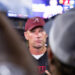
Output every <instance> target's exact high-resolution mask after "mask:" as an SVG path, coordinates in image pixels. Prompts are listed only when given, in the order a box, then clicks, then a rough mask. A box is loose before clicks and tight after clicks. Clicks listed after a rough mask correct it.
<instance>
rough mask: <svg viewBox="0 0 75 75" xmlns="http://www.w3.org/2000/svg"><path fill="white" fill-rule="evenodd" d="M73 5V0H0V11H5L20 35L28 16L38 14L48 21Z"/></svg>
mask: <svg viewBox="0 0 75 75" xmlns="http://www.w3.org/2000/svg"><path fill="white" fill-rule="evenodd" d="M74 7H75V0H0V11H5V12H7V14H6V15H7V16H8V18H9V19H10V20H11V21H12V22H13V23H14V28H15V29H16V30H17V31H18V32H19V33H20V34H21V36H23V32H24V26H25V22H26V21H27V19H28V18H31V17H34V16H39V17H43V18H44V19H45V21H46V22H48V20H50V19H53V17H54V16H55V15H58V14H62V13H64V12H65V11H67V10H69V9H71V8H74ZM47 28H48V27H46V30H48V29H47ZM23 38H24V37H23Z"/></svg>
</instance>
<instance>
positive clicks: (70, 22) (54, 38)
mask: <svg viewBox="0 0 75 75" xmlns="http://www.w3.org/2000/svg"><path fill="white" fill-rule="evenodd" d="M49 45H50V51H49V52H48V54H49V60H50V61H49V63H50V70H51V73H52V75H75V8H73V9H70V10H68V11H67V12H65V13H64V14H62V15H59V16H57V17H56V19H55V20H54V23H53V25H52V28H51V30H50V33H49Z"/></svg>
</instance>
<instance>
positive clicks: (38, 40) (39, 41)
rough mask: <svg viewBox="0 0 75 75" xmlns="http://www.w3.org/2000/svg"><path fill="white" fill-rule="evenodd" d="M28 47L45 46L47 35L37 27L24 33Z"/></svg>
mask: <svg viewBox="0 0 75 75" xmlns="http://www.w3.org/2000/svg"><path fill="white" fill-rule="evenodd" d="M25 37H26V39H27V40H28V41H29V46H30V47H35V48H41V47H43V46H45V43H46V38H47V34H46V32H45V31H44V29H43V28H42V27H37V28H34V29H32V30H31V31H27V32H25Z"/></svg>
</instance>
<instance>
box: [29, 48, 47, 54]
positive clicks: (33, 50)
mask: <svg viewBox="0 0 75 75" xmlns="http://www.w3.org/2000/svg"><path fill="white" fill-rule="evenodd" d="M29 50H30V53H31V54H32V55H40V54H44V53H45V52H46V47H42V48H34V47H30V49H29Z"/></svg>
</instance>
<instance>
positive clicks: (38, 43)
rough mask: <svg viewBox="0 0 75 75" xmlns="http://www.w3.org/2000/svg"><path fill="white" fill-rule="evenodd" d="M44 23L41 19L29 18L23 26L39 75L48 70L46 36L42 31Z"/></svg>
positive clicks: (43, 74)
mask: <svg viewBox="0 0 75 75" xmlns="http://www.w3.org/2000/svg"><path fill="white" fill-rule="evenodd" d="M44 25H45V21H44V19H43V18H41V17H33V18H29V19H28V20H27V22H26V24H25V32H24V36H25V38H26V40H28V46H29V51H30V53H31V55H32V57H33V58H34V59H35V60H36V61H37V63H38V68H39V71H40V74H41V75H45V71H46V72H47V71H48V70H49V69H48V54H47V47H46V38H47V34H46V32H45V30H44V29H43V26H44Z"/></svg>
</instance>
